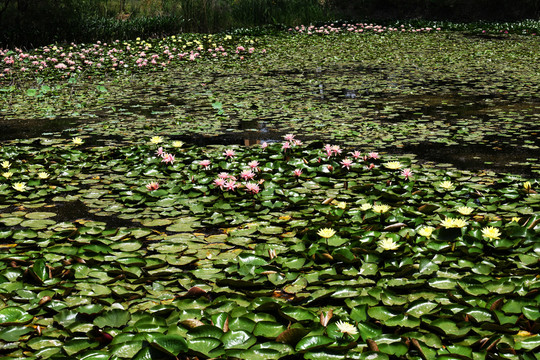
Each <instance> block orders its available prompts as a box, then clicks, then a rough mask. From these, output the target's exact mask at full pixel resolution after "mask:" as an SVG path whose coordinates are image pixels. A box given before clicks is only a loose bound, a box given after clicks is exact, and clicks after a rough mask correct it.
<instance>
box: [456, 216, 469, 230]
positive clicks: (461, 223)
mask: <svg viewBox="0 0 540 360" xmlns="http://www.w3.org/2000/svg"><path fill="white" fill-rule="evenodd" d="M465 226H467V221H466V220H465V219H458V218H456V219H454V227H456V228H462V227H465Z"/></svg>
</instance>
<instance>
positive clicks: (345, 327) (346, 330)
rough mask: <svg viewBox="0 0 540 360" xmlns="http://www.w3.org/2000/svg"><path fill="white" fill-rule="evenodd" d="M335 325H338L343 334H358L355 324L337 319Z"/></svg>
mask: <svg viewBox="0 0 540 360" xmlns="http://www.w3.org/2000/svg"><path fill="white" fill-rule="evenodd" d="M336 326H337V327H338V329H339V331H341V332H342V333H343V334H346V335H351V336H352V335H356V334H358V330H357V329H356V326H354V325H352V324H349V323H348V322H345V321H341V320H340V321H338V322H337V323H336Z"/></svg>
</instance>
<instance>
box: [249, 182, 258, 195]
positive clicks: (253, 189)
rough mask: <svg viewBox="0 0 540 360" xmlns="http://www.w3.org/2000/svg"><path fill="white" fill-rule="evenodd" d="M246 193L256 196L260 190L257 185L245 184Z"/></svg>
mask: <svg viewBox="0 0 540 360" xmlns="http://www.w3.org/2000/svg"><path fill="white" fill-rule="evenodd" d="M246 191H247V192H250V193H252V194H257V193H259V191H261V188H260V187H259V185H258V184H254V183H247V184H246Z"/></svg>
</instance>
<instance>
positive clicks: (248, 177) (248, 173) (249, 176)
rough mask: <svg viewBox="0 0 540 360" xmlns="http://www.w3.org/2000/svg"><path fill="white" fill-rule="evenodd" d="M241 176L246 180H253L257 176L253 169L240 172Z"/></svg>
mask: <svg viewBox="0 0 540 360" xmlns="http://www.w3.org/2000/svg"><path fill="white" fill-rule="evenodd" d="M240 177H241V178H242V179H244V180H245V181H247V180H251V179H253V178H254V177H255V173H254V172H253V171H251V170H243V171H242V172H241V173H240Z"/></svg>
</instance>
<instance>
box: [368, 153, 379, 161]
mask: <svg viewBox="0 0 540 360" xmlns="http://www.w3.org/2000/svg"><path fill="white" fill-rule="evenodd" d="M368 157H369V158H370V159H378V158H379V153H376V152H370V153H369V154H368Z"/></svg>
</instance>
